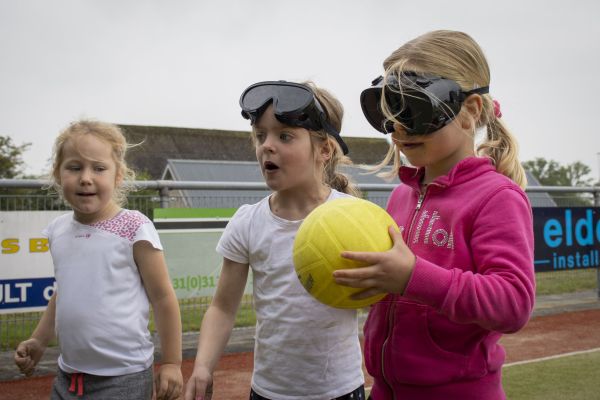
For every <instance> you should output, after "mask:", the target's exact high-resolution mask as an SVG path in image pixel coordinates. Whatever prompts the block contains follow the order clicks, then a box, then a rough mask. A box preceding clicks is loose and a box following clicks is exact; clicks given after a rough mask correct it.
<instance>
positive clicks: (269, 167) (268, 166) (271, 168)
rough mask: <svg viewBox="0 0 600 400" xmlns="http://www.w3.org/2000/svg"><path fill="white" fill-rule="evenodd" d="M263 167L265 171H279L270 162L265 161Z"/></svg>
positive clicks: (276, 166) (277, 167)
mask: <svg viewBox="0 0 600 400" xmlns="http://www.w3.org/2000/svg"><path fill="white" fill-rule="evenodd" d="M263 167H264V169H265V171H275V170H277V169H279V166H278V165H277V164H275V163H274V162H272V161H265V162H264V164H263Z"/></svg>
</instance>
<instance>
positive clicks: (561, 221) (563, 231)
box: [533, 207, 600, 272]
mask: <svg viewBox="0 0 600 400" xmlns="http://www.w3.org/2000/svg"><path fill="white" fill-rule="evenodd" d="M533 218H534V223H533V229H534V235H535V251H534V254H535V271H536V272H544V271H564V270H575V269H585V268H598V267H600V208H597V207H592V208H586V207H571V208H569V207H536V208H534V209H533Z"/></svg>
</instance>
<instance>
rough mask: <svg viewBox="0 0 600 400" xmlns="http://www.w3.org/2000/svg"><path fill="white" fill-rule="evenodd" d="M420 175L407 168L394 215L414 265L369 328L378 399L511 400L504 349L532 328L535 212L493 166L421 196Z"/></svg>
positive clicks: (470, 165)
mask: <svg viewBox="0 0 600 400" xmlns="http://www.w3.org/2000/svg"><path fill="white" fill-rule="evenodd" d="M423 173H424V170H423V169H415V168H409V167H402V168H401V169H400V172H399V176H400V180H401V181H402V182H403V183H404V184H400V185H399V186H398V187H396V188H395V189H394V191H393V192H392V194H391V196H390V199H389V202H388V206H387V209H388V212H389V213H390V214H391V215H392V217H393V218H394V220H395V221H396V222H397V223H398V226H400V228H401V229H402V230H403V237H404V240H405V242H406V244H407V245H408V246H409V247H410V249H411V250H412V251H413V253H414V254H415V255H416V257H417V260H416V265H415V268H414V270H413V273H412V275H411V277H410V280H409V282H408V285H407V287H406V290H405V292H404V294H403V295H402V296H401V295H394V294H390V295H388V296H387V297H385V298H384V299H383V300H381V301H380V302H378V303H376V304H375V305H373V306H372V308H371V310H370V312H369V316H368V319H367V321H366V323H365V327H364V333H365V363H366V367H367V370H368V372H369V374H370V375H371V376H372V377H373V378H374V384H373V388H372V391H371V397H372V398H373V400H381V399H410V400H414V399H427V400H432V399H444V400H452V399H460V400H469V399H477V400H481V399H484V400H496V399H504V398H505V394H504V391H503V389H502V383H501V367H502V364H503V363H504V358H505V352H504V349H503V348H502V346H500V345H499V344H498V340H499V339H500V336H501V335H502V333H510V332H516V331H518V330H519V329H520V328H522V327H523V326H524V325H525V324H526V323H527V321H528V320H529V317H530V315H531V312H532V310H533V304H534V299H535V277H534V269H533V222H532V213H531V206H530V204H529V201H528V199H527V196H526V195H525V193H524V192H523V191H522V190H521V189H520V188H519V187H518V186H517V185H516V184H515V183H514V182H513V181H511V180H510V179H508V178H507V177H505V176H504V175H501V174H499V173H498V172H496V170H495V168H494V167H493V166H492V164H491V162H490V161H489V160H488V159H486V158H477V157H470V158H467V159H464V160H462V161H461V162H459V163H458V164H457V165H456V166H455V167H454V168H452V170H450V172H448V174H447V175H444V176H441V177H438V178H437V179H436V180H435V181H434V182H432V183H431V184H429V185H428V186H427V189H426V190H425V191H423V192H421V190H420V187H419V182H420V181H421V178H422V176H423Z"/></svg>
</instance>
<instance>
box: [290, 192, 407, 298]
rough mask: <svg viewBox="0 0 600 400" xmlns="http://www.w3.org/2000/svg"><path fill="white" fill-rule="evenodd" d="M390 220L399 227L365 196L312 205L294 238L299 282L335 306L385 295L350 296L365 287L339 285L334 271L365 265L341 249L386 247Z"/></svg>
mask: <svg viewBox="0 0 600 400" xmlns="http://www.w3.org/2000/svg"><path fill="white" fill-rule="evenodd" d="M390 225H392V226H394V227H395V228H396V230H398V226H397V225H396V223H395V222H394V220H393V219H392V217H391V216H390V215H389V214H388V213H387V212H386V211H385V210H384V209H382V208H381V207H379V206H378V205H376V204H374V203H371V202H370V201H367V200H362V199H357V198H341V199H335V200H330V201H327V202H325V203H323V204H321V205H320V206H319V207H317V208H315V209H314V210H313V211H312V212H311V213H310V214H309V215H308V216H307V217H306V219H305V220H304V221H303V222H302V224H301V225H300V228H299V229H298V233H297V235H296V239H295V240H294V267H295V268H296V273H297V275H298V279H300V283H302V286H304V288H305V289H306V290H307V291H308V293H310V294H311V295H312V296H313V297H315V298H316V299H317V300H319V301H320V302H321V303H324V304H327V305H329V306H332V307H337V308H361V307H366V306H368V305H371V304H373V303H375V302H376V301H379V300H381V299H382V298H383V297H385V294H379V295H376V296H372V297H369V298H366V299H363V300H352V299H350V295H352V294H354V293H357V292H360V291H362V290H364V289H357V288H351V287H347V286H341V285H338V284H337V283H335V281H334V280H333V275H332V273H333V271H334V270H336V269H349V268H361V267H365V266H367V264H366V263H363V262H359V261H354V260H348V259H346V258H342V257H341V256H340V253H341V252H342V251H377V252H379V251H386V250H389V249H390V248H391V247H392V239H391V238H390V235H389V233H388V227H389V226H390Z"/></svg>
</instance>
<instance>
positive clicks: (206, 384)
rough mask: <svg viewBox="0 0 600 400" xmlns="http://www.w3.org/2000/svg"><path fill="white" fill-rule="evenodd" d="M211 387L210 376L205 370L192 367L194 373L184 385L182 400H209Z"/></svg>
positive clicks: (211, 379)
mask: <svg viewBox="0 0 600 400" xmlns="http://www.w3.org/2000/svg"><path fill="white" fill-rule="evenodd" d="M212 387H213V378H212V374H211V373H210V372H209V371H208V370H207V369H206V368H201V367H194V372H192V376H190V380H188V381H187V384H186V385H185V397H184V400H211V399H212Z"/></svg>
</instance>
